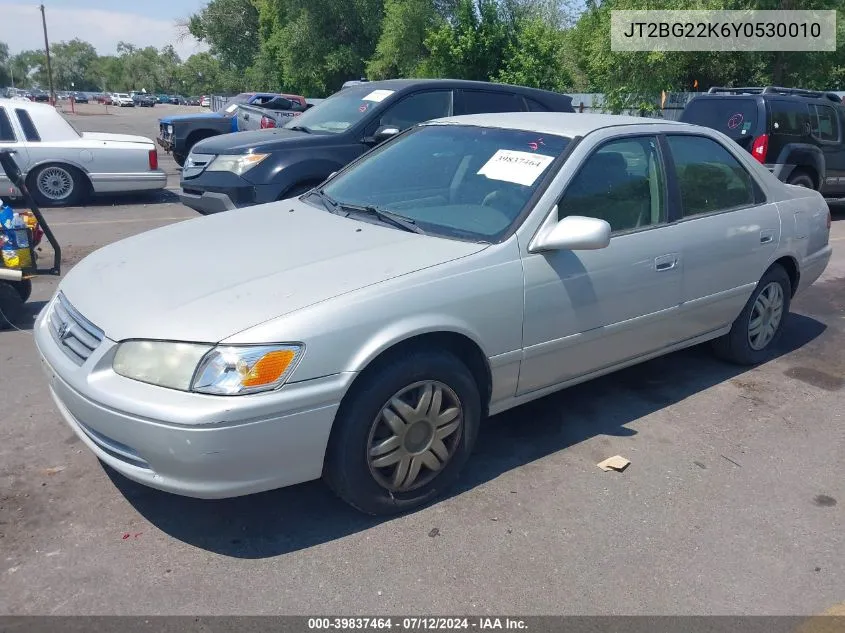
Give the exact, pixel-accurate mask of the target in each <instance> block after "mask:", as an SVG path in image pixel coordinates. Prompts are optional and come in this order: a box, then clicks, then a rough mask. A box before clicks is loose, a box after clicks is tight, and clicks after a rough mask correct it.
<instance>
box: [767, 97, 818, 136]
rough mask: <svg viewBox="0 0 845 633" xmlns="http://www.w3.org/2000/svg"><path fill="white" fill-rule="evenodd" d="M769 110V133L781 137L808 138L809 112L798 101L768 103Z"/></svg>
mask: <svg viewBox="0 0 845 633" xmlns="http://www.w3.org/2000/svg"><path fill="white" fill-rule="evenodd" d="M769 107H770V108H771V113H772V120H771V133H772V134H776V135H781V136H809V135H810V111H809V109H808V108H807V104H806V103H802V102H800V101H797V100H796V101H778V100H773V101H770V102H769Z"/></svg>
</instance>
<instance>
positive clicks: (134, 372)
mask: <svg viewBox="0 0 845 633" xmlns="http://www.w3.org/2000/svg"><path fill="white" fill-rule="evenodd" d="M210 349H211V346H210V345H196V344H194V343H168V342H163V341H126V342H125V343H121V344H120V345H119V346H118V348H117V352H115V355H114V361H113V362H112V368H113V369H114V371H115V372H116V373H118V374H120V375H121V376H125V377H126V378H132V379H134V380H140V381H141V382H148V383H150V384H153V385H158V386H159V387H169V388H171V389H181V390H182V391H188V390H189V389H190V388H191V378H193V377H194V371H195V370H196V368H197V364H198V363H199V362H200V360H201V359H202V357H203V356H205V355H206V353H208V351H209V350H210Z"/></svg>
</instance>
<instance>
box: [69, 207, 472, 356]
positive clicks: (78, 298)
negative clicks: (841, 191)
mask: <svg viewBox="0 0 845 633" xmlns="http://www.w3.org/2000/svg"><path fill="white" fill-rule="evenodd" d="M485 246H486V245H485V244H477V243H470V242H460V241H456V240H449V239H446V238H439V237H431V236H425V235H418V234H416V233H406V232H403V231H400V230H397V229H394V228H390V227H385V226H381V225H376V224H370V223H366V222H362V221H358V220H354V219H350V218H345V217H341V216H338V215H333V214H330V213H328V212H327V211H323V210H321V209H316V208H314V207H312V206H310V205H308V204H305V203H303V202H300V201H298V200H288V201H283V202H274V203H271V204H266V205H260V206H256V207H249V208H246V209H239V210H237V211H232V212H230V213H219V214H215V215H212V216H207V217H202V218H197V219H194V220H187V221H184V222H179V223H177V224H172V225H170V226H167V227H163V228H160V229H155V230H153V231H149V232H147V233H142V234H140V235H136V236H134V237H131V238H129V239H126V240H122V241H120V242H116V243H114V244H112V245H110V246H106V247H105V248H102V249H100V250H98V251H95V252H94V253H92V254H91V255H89V256H88V257H86V258H85V259H83V260H82V261H81V262H80V263H79V264H77V265H76V266H75V267H74V268H73V269H72V270H71V271H70V272H69V273H68V274H67V276H66V277H65V278H64V279H63V280H62V282H61V285H60V288H61V290H62V291H63V292H64V293H65V295H66V297H67V299H68V300H69V301H70V302H71V303H72V304H73V305H74V307H75V308H76V309H77V310H78V311H79V312H80V313H82V314H83V315H84V316H85V317H86V318H87V319H89V320H90V321H91V322H92V323H94V324H95V325H97V326H98V327H99V328H101V329H102V330H103V331H104V332H105V334H106V336H108V337H109V338H110V339H112V340H116V341H121V340H125V339H128V338H148V339H162V340H177V341H196V342H207V343H216V342H219V341H221V340H223V339H226V338H228V337H230V336H232V335H234V334H236V333H238V332H241V331H243V330H245V329H248V328H250V327H252V326H254V325H258V324H259V323H263V322H265V321H268V320H270V319H273V318H276V317H280V316H283V315H285V314H289V313H291V312H294V311H296V310H300V309H302V308H306V307H308V306H310V305H313V304H316V303H319V302H323V301H327V300H329V299H332V298H333V297H337V296H340V295H342V294H346V293H349V292H353V291H355V290H358V289H361V288H364V287H366V286H371V285H373V284H378V283H380V282H383V281H387V280H388V279H392V278H394V277H398V276H400V275H407V274H409V273H413V272H415V271H417V270H421V269H423V268H428V267H431V266H436V265H438V264H442V263H445V262H448V261H451V260H454V259H457V258H460V257H465V256H467V255H471V254H473V253H475V252H478V251H480V250H482V249H484V248H485Z"/></svg>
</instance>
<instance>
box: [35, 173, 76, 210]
mask: <svg viewBox="0 0 845 633" xmlns="http://www.w3.org/2000/svg"><path fill="white" fill-rule="evenodd" d="M37 184H38V192H39V193H40V194H41V195H42V196H44V197H45V198H47V199H48V200H52V201H53V202H60V201H62V200H65V199H66V198H68V197H70V195H71V194H72V193H73V176H72V175H71V174H70V172H69V171H68V170H67V169H65V168H63V167H58V166H55V165H54V166H52V167H46V168H45V169H42V170H41V172H40V173H39V174H38V181H37Z"/></svg>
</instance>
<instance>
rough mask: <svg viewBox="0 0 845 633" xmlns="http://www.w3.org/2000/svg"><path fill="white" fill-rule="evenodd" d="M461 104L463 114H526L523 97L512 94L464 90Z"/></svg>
mask: <svg viewBox="0 0 845 633" xmlns="http://www.w3.org/2000/svg"><path fill="white" fill-rule="evenodd" d="M461 103H462V108H461V114H484V113H487V112H525V101H524V100H523V98H522V96H521V95H515V94H513V93H511V92H483V91H480V90H463V91H462V92H461Z"/></svg>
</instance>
